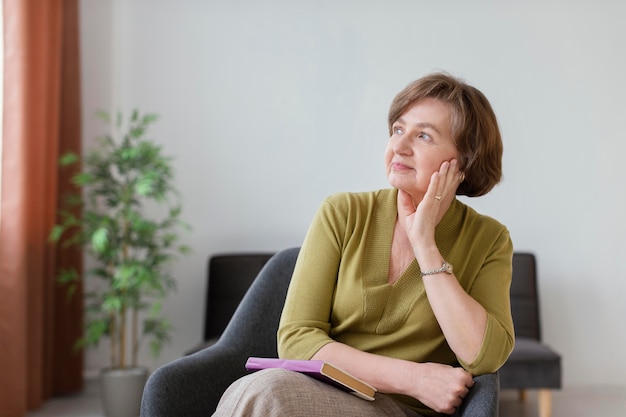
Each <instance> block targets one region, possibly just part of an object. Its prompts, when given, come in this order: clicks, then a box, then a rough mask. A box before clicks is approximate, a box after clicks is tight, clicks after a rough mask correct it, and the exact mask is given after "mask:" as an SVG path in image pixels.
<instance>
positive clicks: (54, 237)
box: [48, 224, 65, 242]
mask: <svg viewBox="0 0 626 417" xmlns="http://www.w3.org/2000/svg"><path fill="white" fill-rule="evenodd" d="M64 231H65V227H63V226H61V225H60V224H57V225H55V226H54V227H53V228H52V230H51V231H50V234H49V235H48V241H49V242H58V241H59V239H61V235H63V232H64Z"/></svg>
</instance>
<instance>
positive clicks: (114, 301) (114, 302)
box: [102, 296, 123, 311]
mask: <svg viewBox="0 0 626 417" xmlns="http://www.w3.org/2000/svg"><path fill="white" fill-rule="evenodd" d="M122 305H123V303H122V299H121V298H120V297H116V296H108V297H106V298H105V299H104V302H103V303H102V308H103V309H104V310H105V311H120V310H121V309H122Z"/></svg>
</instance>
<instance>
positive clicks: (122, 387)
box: [100, 368, 148, 417]
mask: <svg viewBox="0 0 626 417" xmlns="http://www.w3.org/2000/svg"><path fill="white" fill-rule="evenodd" d="M100 380H101V382H102V405H103V407H104V415H105V416H107V417H136V416H138V415H139V411H140V409H141V397H142V395H143V387H144V386H145V385H146V381H147V380H148V370H147V369H145V368H127V369H110V368H105V369H103V370H102V372H101V373H100Z"/></svg>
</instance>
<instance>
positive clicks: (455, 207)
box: [278, 189, 514, 411]
mask: <svg viewBox="0 0 626 417" xmlns="http://www.w3.org/2000/svg"><path fill="white" fill-rule="evenodd" d="M396 217H397V190H396V189H384V190H379V191H374V192H366V193H341V194H336V195H333V196H331V197H329V198H327V199H326V200H325V201H324V202H323V204H322V205H321V207H320V208H319V210H318V212H317V214H316V215H315V218H314V220H313V222H312V224H311V226H310V228H309V231H308V233H307V236H306V239H305V241H304V243H303V245H302V249H301V251H300V255H299V257H298V261H297V263H296V267H295V270H294V274H293V278H292V280H291V284H290V287H289V291H288V293H287V299H286V301H285V307H284V309H283V313H282V317H281V321H280V325H279V330H278V352H279V356H280V357H282V358H291V359H310V358H311V357H312V356H313V355H314V354H315V353H316V352H317V351H318V350H319V349H320V348H321V347H322V346H324V345H326V344H327V343H330V342H332V341H338V342H341V343H344V344H347V345H349V346H352V347H354V348H357V349H360V350H362V351H365V352H370V353H374V354H379V355H384V356H388V357H393V358H399V359H405V360H410V361H414V362H439V363H445V364H449V365H453V366H458V365H461V366H463V368H465V369H466V370H467V371H469V372H471V373H472V374H474V375H480V374H484V373H491V372H495V371H496V370H497V369H498V368H499V367H500V366H501V365H502V364H503V363H504V361H505V360H506V359H507V358H508V356H509V354H510V353H511V350H512V349H513V344H514V331H513V322H512V319H511V308H510V297H509V289H510V284H511V258H512V255H513V246H512V243H511V240H510V237H509V232H508V230H507V229H506V228H505V227H504V226H503V225H501V224H500V223H498V222H497V221H496V220H494V219H492V218H490V217H487V216H483V215H480V214H478V213H477V212H476V211H475V210H473V209H472V208H470V207H468V206H467V205H465V204H463V203H461V202H460V201H458V200H456V199H455V200H454V202H453V203H452V205H451V206H450V208H449V210H448V211H447V212H446V214H445V215H444V217H443V219H442V220H441V222H440V224H439V225H438V226H437V228H436V230H435V240H436V243H437V246H438V248H439V250H440V252H441V255H442V256H443V257H444V258H445V259H446V260H447V261H448V262H450V263H451V264H452V265H453V266H454V273H455V276H456V277H457V279H458V280H459V283H460V284H461V286H462V287H463V288H464V289H465V291H467V293H468V294H470V295H471V296H472V297H473V298H474V299H476V300H477V301H478V302H479V303H480V304H481V305H482V306H483V307H484V308H485V310H486V311H487V329H486V332H485V337H484V340H483V344H482V348H481V350H480V353H479V354H478V356H477V357H476V359H475V360H474V361H473V362H472V363H464V362H463V361H461V360H459V359H458V358H457V357H456V356H455V355H454V352H452V350H451V349H450V348H449V346H448V344H447V343H446V340H445V337H444V335H443V333H442V332H441V329H440V328H439V325H438V323H437V320H436V318H435V316H434V314H433V312H432V310H431V307H430V304H429V302H428V299H427V296H426V291H425V289H424V284H423V282H422V279H421V276H420V267H419V265H418V263H417V260H413V262H412V263H411V264H410V265H409V267H408V268H407V269H406V271H404V273H403V274H402V275H401V276H400V278H399V279H398V280H397V281H396V282H395V283H394V284H393V285H389V283H388V270H389V257H390V253H391V240H392V235H393V230H394V224H395V221H396ZM400 400H401V401H403V402H406V403H408V404H409V405H411V406H413V407H417V409H422V407H420V404H419V403H417V402H415V401H413V400H412V399H409V398H400ZM422 411H423V410H422Z"/></svg>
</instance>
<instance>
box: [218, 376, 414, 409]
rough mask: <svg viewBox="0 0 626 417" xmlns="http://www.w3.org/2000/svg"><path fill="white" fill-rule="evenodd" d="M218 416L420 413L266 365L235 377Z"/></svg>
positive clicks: (381, 397) (386, 399)
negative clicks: (358, 395) (366, 398)
mask: <svg viewBox="0 0 626 417" xmlns="http://www.w3.org/2000/svg"><path fill="white" fill-rule="evenodd" d="M214 416H228V417H231V416H246V417H268V416H288V417H312V416H320V417H321V416H324V417H325V416H328V417H331V416H340V417H350V416H358V417H381V416H407V417H419V416H420V414H418V413H416V412H415V411H413V410H411V409H409V408H408V407H406V406H404V405H403V404H400V403H398V402H396V401H394V400H393V399H391V398H390V397H388V396H386V395H384V394H380V393H377V394H376V400H375V401H367V400H363V399H361V398H358V397H356V396H354V395H352V394H350V393H348V392H345V391H343V390H341V389H339V388H336V387H333V386H332V385H329V384H326V383H324V382H321V381H318V380H316V379H314V378H311V377H308V376H306V375H303V374H300V373H297V372H291V371H286V370H284V369H266V370H263V371H259V372H255V373H252V374H250V375H246V376H244V377H243V378H240V379H239V380H237V381H235V382H234V383H233V384H232V385H231V386H230V387H229V388H228V389H227V390H226V392H224V395H223V396H222V398H221V400H220V403H219V405H218V406H217V410H216V412H215V414H214Z"/></svg>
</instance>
